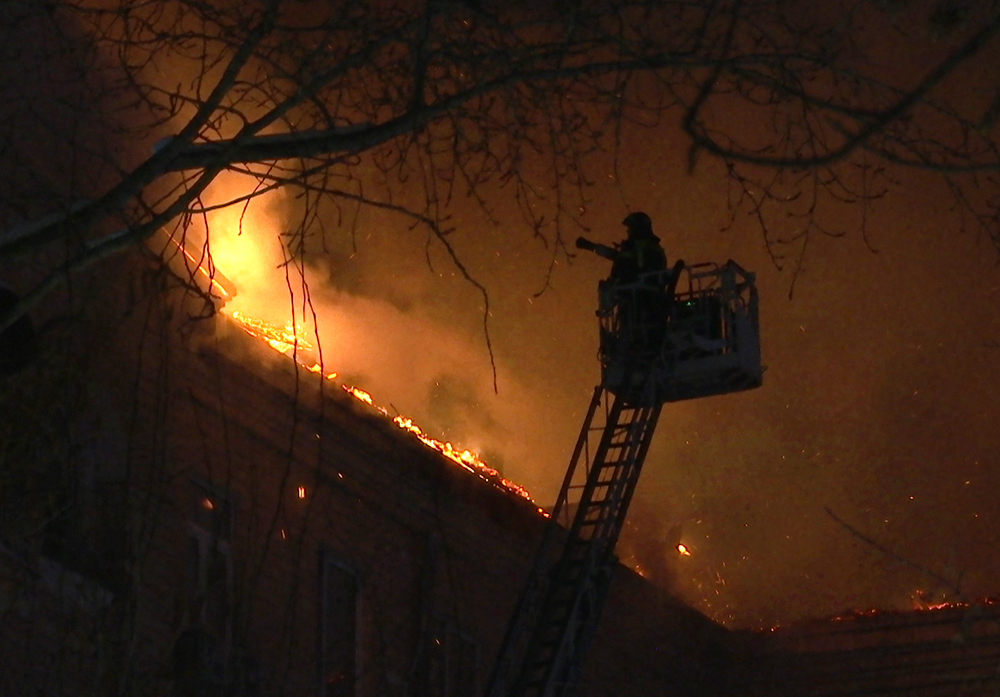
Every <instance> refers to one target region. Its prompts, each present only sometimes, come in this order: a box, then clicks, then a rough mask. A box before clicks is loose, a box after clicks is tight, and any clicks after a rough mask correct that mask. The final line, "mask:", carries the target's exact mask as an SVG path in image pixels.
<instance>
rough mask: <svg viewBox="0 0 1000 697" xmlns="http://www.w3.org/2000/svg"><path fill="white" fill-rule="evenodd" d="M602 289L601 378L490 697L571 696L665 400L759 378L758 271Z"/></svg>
mask: <svg viewBox="0 0 1000 697" xmlns="http://www.w3.org/2000/svg"><path fill="white" fill-rule="evenodd" d="M585 242H586V241H585ZM588 244H590V245H592V246H591V247H587V246H584V245H579V246H581V248H584V249H591V251H594V252H595V253H597V254H600V255H601V256H606V255H605V254H602V253H601V252H602V251H604V250H609V251H613V250H610V248H607V247H604V246H603V245H594V244H593V243H588ZM651 291H652V292H653V293H654V294H655V293H662V294H664V295H663V302H662V303H659V304H654V307H655V308H657V309H658V310H659V312H656V313H650V312H649V298H650V297H651V296H650V293H651ZM598 296H599V297H598V310H597V316H598V319H599V323H600V350H599V358H600V361H601V383H600V384H599V385H598V386H597V387H595V388H594V393H593V398H592V399H591V403H590V407H589V409H588V410H587V415H586V416H585V418H584V421H583V427H582V429H581V431H580V436H579V438H578V439H577V442H576V446H575V447H574V449H573V454H572V456H571V457H570V463H569V468H568V469H567V471H566V475H565V477H564V479H563V483H562V487H561V488H560V491H559V496H558V498H557V499H556V504H555V506H554V508H553V510H552V513H551V516H550V520H549V525H548V526H547V528H546V531H545V534H544V536H543V540H542V543H541V545H540V548H539V551H538V553H537V556H536V558H535V562H534V564H533V566H532V569H531V571H530V573H529V577H528V581H527V583H526V585H525V588H524V590H523V592H522V594H521V597H520V599H519V601H518V604H517V606H516V607H515V610H514V613H513V616H512V617H511V620H510V622H509V624H508V626H507V632H506V634H505V636H504V639H503V643H502V645H501V647H500V651H499V654H498V657H497V660H496V662H495V664H494V667H493V672H492V675H491V678H490V683H489V686H488V688H487V692H486V695H487V697H565V696H568V695H570V694H572V692H573V689H574V687H575V685H576V683H577V681H578V679H579V673H580V669H581V666H582V665H583V659H584V656H585V654H586V650H587V646H588V644H589V642H590V639H591V638H592V636H593V634H594V631H595V630H596V628H597V625H598V621H599V619H600V614H601V609H602V608H603V605H604V600H605V598H606V597H607V593H608V588H609V585H610V582H611V577H612V575H613V572H614V569H615V565H616V564H617V558H616V557H615V555H614V548H615V544H616V542H617V540H618V535H619V533H620V532H621V530H622V527H623V525H624V523H625V515H626V513H627V512H628V507H629V503H630V502H631V499H632V494H633V493H634V491H635V486H636V484H637V482H638V480H639V473H640V471H641V469H642V464H643V461H644V460H645V457H646V453H647V452H648V450H649V446H650V443H651V442H652V439H653V434H654V432H655V430H656V424H657V420H658V419H659V416H660V410H661V408H662V406H663V404H664V403H665V402H673V401H679V400H683V399H692V398H696V397H704V396H709V395H718V394H725V393H729V392H737V391H741V390H746V389H752V388H754V387H758V386H760V384H761V377H762V372H763V369H762V368H761V365H760V341H759V327H758V309H757V291H756V288H755V287H754V277H753V274H750V273H748V272H746V271H745V270H743V269H742V268H741V267H740V266H739V265H737V264H736V263H735V262H733V261H729V262H727V263H726V264H724V265H722V266H719V265H717V264H698V265H694V266H682V265H678V266H676V267H675V268H674V269H673V270H672V271H660V272H653V273H651V274H645V275H643V276H641V277H640V278H639V279H638V280H637V281H636V282H635V283H631V284H621V283H615V282H613V281H611V280H608V281H602V282H601V284H600V286H599V289H598ZM654 297H655V295H654ZM643 303H646V306H645V307H643Z"/></svg>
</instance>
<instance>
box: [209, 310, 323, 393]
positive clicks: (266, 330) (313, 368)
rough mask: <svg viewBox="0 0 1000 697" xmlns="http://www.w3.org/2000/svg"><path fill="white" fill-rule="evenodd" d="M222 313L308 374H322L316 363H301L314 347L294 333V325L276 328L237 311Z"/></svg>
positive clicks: (300, 334) (321, 368) (319, 366)
mask: <svg viewBox="0 0 1000 697" xmlns="http://www.w3.org/2000/svg"><path fill="white" fill-rule="evenodd" d="M223 312H225V313H226V314H228V315H229V316H230V317H232V318H233V320H234V321H235V322H236V324H237V325H239V327H240V329H242V330H243V331H245V332H246V333H247V334H249V335H250V336H252V337H254V338H256V339H263V340H264V341H266V342H267V343H268V345H269V346H270V347H271V348H273V349H274V350H275V351H277V352H278V353H283V354H285V355H286V356H289V357H290V358H295V359H296V362H297V363H299V365H301V366H302V367H303V368H305V369H306V370H308V371H309V372H311V373H317V374H323V366H321V365H320V364H319V363H318V362H315V361H313V362H312V365H306V363H308V362H309V361H308V359H307V360H306V361H305V362H303V360H302V359H303V358H305V357H306V356H307V355H310V354H312V353H313V352H314V351H315V349H316V347H315V346H313V344H312V343H311V342H310V341H309V340H308V339H306V338H305V336H303V335H302V333H301V332H298V331H296V329H297V328H296V327H295V326H294V325H292V324H286V325H285V326H284V327H278V326H276V325H273V324H271V323H269V322H265V321H264V320H262V319H257V318H256V317H249V316H248V315H246V314H244V313H242V312H240V311H239V310H233V311H232V312H227V311H226V310H223ZM335 377H337V374H336V373H327V374H326V379H327V380H333V379H334V378H335Z"/></svg>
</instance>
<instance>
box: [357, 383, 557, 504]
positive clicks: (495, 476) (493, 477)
mask: <svg viewBox="0 0 1000 697" xmlns="http://www.w3.org/2000/svg"><path fill="white" fill-rule="evenodd" d="M341 387H342V388H343V390H344V392H346V393H347V394H349V395H351V396H352V397H354V398H355V399H357V400H359V401H362V402H364V403H365V404H368V405H370V406H372V407H374V408H375V409H376V410H378V412H379V413H380V414H382V416H385V417H388V416H389V412H388V410H386V409H385V408H383V407H380V406H378V405H377V404H375V401H374V400H373V399H372V396H371V395H370V394H368V393H367V392H365V391H364V390H361V389H358V388H357V387H351V386H349V385H341ZM392 422H393V423H394V424H396V425H397V426H399V428H401V429H403V430H404V431H407V432H409V433H412V434H413V435H414V436H416V437H417V439H418V440H419V441H420V442H421V443H423V444H424V445H426V446H427V447H429V448H433V449H434V450H437V451H438V452H439V453H441V454H442V455H444V456H445V457H447V458H448V459H449V460H451V461H452V462H455V463H457V464H459V465H461V466H462V467H464V468H465V469H467V470H469V471H470V472H472V473H474V474H476V475H478V476H479V477H481V478H482V479H485V480H486V481H488V482H490V483H491V484H499V485H501V486H503V487H504V488H505V489H507V490H508V491H512V492H514V493H515V494H517V495H518V496H523V497H524V498H526V499H528V500H529V501H531V500H532V499H531V494H529V493H528V492H527V490H526V489H525V488H524V487H522V486H519V485H517V484H515V483H514V482H512V481H510V480H509V479H504V478H503V477H502V476H501V475H500V473H499V472H497V471H496V470H495V469H493V468H492V467H490V466H489V465H487V464H486V463H485V462H483V461H482V460H480V459H479V456H478V455H476V454H475V453H474V452H472V451H471V450H459V449H458V448H456V447H455V446H453V445H452V444H451V443H447V442H445V441H440V440H437V439H436V438H431V437H430V436H428V435H427V434H426V433H424V432H423V429H421V428H420V427H419V426H417V425H416V424H415V423H413V419H411V418H409V417H408V416H394V417H392ZM537 510H538V512H539V513H541V514H542V515H547V514H546V513H545V511H544V510H542V509H541V508H538V509H537Z"/></svg>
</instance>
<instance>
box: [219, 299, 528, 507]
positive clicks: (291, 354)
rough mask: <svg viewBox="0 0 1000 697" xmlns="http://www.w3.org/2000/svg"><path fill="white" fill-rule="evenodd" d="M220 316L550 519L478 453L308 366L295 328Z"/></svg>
mask: <svg viewBox="0 0 1000 697" xmlns="http://www.w3.org/2000/svg"><path fill="white" fill-rule="evenodd" d="M220 314H222V315H223V316H225V317H227V319H228V320H229V321H230V322H232V323H233V324H235V325H236V326H237V327H239V328H240V329H241V330H242V331H243V332H244V333H245V334H247V335H249V336H252V337H254V338H255V339H258V340H260V341H262V342H264V343H266V344H267V345H268V346H270V347H271V348H272V349H273V350H274V351H276V352H277V353H280V354H282V355H285V356H287V357H288V358H290V359H291V360H292V361H293V364H294V365H295V366H296V368H302V369H304V370H306V371H308V372H310V373H313V374H315V375H317V377H318V378H319V379H320V380H321V381H330V382H332V383H333V384H335V385H337V386H338V387H340V390H338V392H339V391H341V390H342V391H343V392H345V393H346V394H347V395H350V396H351V397H353V398H354V403H355V404H356V403H358V402H361V403H363V404H365V405H367V406H368V407H369V408H371V409H372V410H373V411H375V412H376V413H377V414H378V415H379V416H380V417H382V418H384V419H386V421H385V423H392V424H394V425H395V426H396V427H397V428H398V429H399V430H400V431H403V432H404V433H406V434H408V435H409V436H410V438H412V439H413V440H415V441H417V442H419V443H421V444H423V445H424V446H425V447H426V448H428V449H430V450H434V451H436V452H438V453H439V454H440V455H442V456H444V457H445V458H447V459H448V460H450V461H451V462H452V463H453V464H455V465H458V466H459V467H461V468H462V469H464V470H466V471H467V472H469V473H471V474H474V475H476V476H477V477H478V478H479V479H482V480H483V481H485V482H487V483H489V484H491V485H492V486H494V487H495V488H497V489H500V490H501V491H504V492H506V493H508V494H513V495H514V496H516V497H518V498H520V499H523V500H526V501H528V502H530V503H531V504H532V505H533V506H534V507H535V509H536V511H537V512H538V513H540V514H541V515H543V516H547V514H546V513H545V510H544V509H543V508H541V507H540V506H538V505H537V503H536V502H535V501H534V499H533V498H532V497H531V494H529V493H528V491H527V490H526V489H525V488H524V487H522V486H520V485H519V484H517V483H516V482H513V481H511V480H509V479H507V478H505V477H504V476H503V475H501V474H500V472H498V471H497V470H495V469H494V468H492V467H490V466H489V465H488V464H487V463H486V462H484V461H483V460H482V459H480V458H479V456H478V454H477V453H474V452H473V451H471V450H468V449H460V448H458V447H455V446H454V445H453V444H452V443H451V442H449V441H442V440H438V439H436V438H433V437H432V436H430V435H428V434H427V433H425V432H424V431H423V429H421V428H420V426H418V425H417V424H416V423H415V422H414V421H413V419H412V418H410V417H407V416H403V415H401V414H397V415H396V416H390V414H389V411H388V410H387V409H385V408H384V407H382V406H379V405H378V404H376V403H375V400H374V398H373V397H372V396H371V394H369V393H368V392H366V391H365V390H362V389H361V388H359V387H355V386H352V385H346V384H344V383H343V382H341V381H338V380H337V378H338V374H337V373H336V372H333V371H329V372H328V371H327V370H326V368H325V365H324V362H323V361H322V360H320V361H314V362H312V364H311V365H309V364H308V363H309V359H307V358H306V356H305V355H304V354H305V353H308V352H310V350H311V349H312V348H313V346H312V344H311V343H310V342H309V341H308V340H307V339H306V338H305V337H302V336H300V335H298V333H297V332H296V331H295V329H296V328H295V327H294V326H293V325H291V324H289V325H287V326H285V327H278V326H276V325H272V324H270V323H269V322H266V321H264V320H261V319H259V318H256V317H251V316H249V315H247V314H246V313H241V312H239V311H227V310H222V312H221V313H220ZM320 384H322V382H321V383H320Z"/></svg>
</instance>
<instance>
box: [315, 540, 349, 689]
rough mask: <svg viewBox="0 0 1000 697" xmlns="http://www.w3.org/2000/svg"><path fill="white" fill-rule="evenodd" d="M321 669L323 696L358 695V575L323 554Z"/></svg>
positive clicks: (321, 571) (321, 569)
mask: <svg viewBox="0 0 1000 697" xmlns="http://www.w3.org/2000/svg"><path fill="white" fill-rule="evenodd" d="M320 577H321V578H320V622H321V625H320V646H319V671H320V683H321V688H320V694H321V696H322V697H354V696H355V694H356V684H357V668H358V666H357V629H358V628H357V615H358V580H357V576H356V575H355V574H354V573H353V572H351V571H350V570H348V569H347V568H345V567H344V566H343V565H341V564H339V563H337V561H336V560H335V559H333V558H332V557H331V556H330V555H329V554H326V553H324V554H323V555H322V556H321V568H320Z"/></svg>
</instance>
